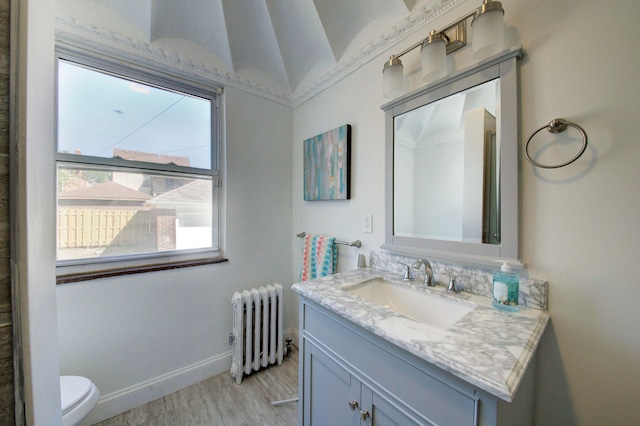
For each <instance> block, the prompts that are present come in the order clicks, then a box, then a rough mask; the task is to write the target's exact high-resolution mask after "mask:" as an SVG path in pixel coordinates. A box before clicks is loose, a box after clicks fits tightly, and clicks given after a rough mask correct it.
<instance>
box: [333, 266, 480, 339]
mask: <svg viewBox="0 0 640 426" xmlns="http://www.w3.org/2000/svg"><path fill="white" fill-rule="evenodd" d="M345 291H346V292H347V293H349V294H352V295H354V296H356V297H359V298H361V299H364V300H366V301H367V302H370V303H374V304H376V305H380V306H382V307H385V308H387V309H389V310H392V311H393V312H396V313H398V314H401V315H404V316H406V317H409V318H411V319H414V320H416V321H419V322H422V323H425V324H429V325H432V326H435V327H440V328H448V327H450V326H451V325H453V324H454V323H455V322H456V321H458V320H459V319H460V318H462V317H463V316H465V315H466V314H467V313H469V312H470V311H472V310H473V309H474V307H475V306H474V305H473V304H470V303H465V302H459V301H456V300H454V299H450V298H447V297H442V296H439V295H437V294H429V293H424V292H421V291H417V290H413V289H411V288H407V287H403V286H401V285H398V284H394V283H392V282H390V281H387V280H385V279H384V278H374V279H371V280H369V281H365V282H363V283H362V284H360V285H357V286H355V287H352V288H349V289H346V290H345Z"/></svg>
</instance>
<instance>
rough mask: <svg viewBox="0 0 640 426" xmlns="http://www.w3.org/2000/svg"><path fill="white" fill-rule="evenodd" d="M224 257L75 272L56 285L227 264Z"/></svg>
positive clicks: (59, 279) (61, 278)
mask: <svg viewBox="0 0 640 426" xmlns="http://www.w3.org/2000/svg"><path fill="white" fill-rule="evenodd" d="M227 261H228V259H226V258H224V257H215V258H206V259H193V260H183V261H175V262H166V263H156V264H149V265H140V266H129V267H118V268H111V269H103V270H99V271H90V272H75V273H69V274H64V275H58V276H57V277H56V284H69V283H76V282H81V281H89V280H97V279H100V278H111V277H119V276H122V275H132V274H142V273H146V272H157V271H166V270H170V269H180V268H190V267H193V266H202V265H212V264H215V263H223V262H227Z"/></svg>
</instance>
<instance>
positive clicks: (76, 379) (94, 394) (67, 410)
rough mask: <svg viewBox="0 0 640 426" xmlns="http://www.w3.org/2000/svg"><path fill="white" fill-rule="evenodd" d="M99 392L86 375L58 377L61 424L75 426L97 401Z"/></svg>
mask: <svg viewBox="0 0 640 426" xmlns="http://www.w3.org/2000/svg"><path fill="white" fill-rule="evenodd" d="M99 398H100V392H99V391H98V388H97V387H96V385H94V384H93V382H92V381H91V380H89V379H87V378H86V377H80V376H62V377H60V403H61V406H62V426H77V425H79V424H80V422H81V421H82V420H83V419H84V418H85V417H87V415H88V414H89V413H90V412H91V410H93V407H95V406H96V404H97V403H98V399H99Z"/></svg>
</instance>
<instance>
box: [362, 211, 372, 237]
mask: <svg viewBox="0 0 640 426" xmlns="http://www.w3.org/2000/svg"><path fill="white" fill-rule="evenodd" d="M362 232H367V233H371V232H373V215H372V214H365V215H364V220H363V221H362Z"/></svg>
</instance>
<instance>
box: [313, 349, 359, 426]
mask: <svg viewBox="0 0 640 426" xmlns="http://www.w3.org/2000/svg"><path fill="white" fill-rule="evenodd" d="M305 346H306V347H305V352H304V363H305V365H304V369H305V371H304V394H303V395H304V399H303V410H304V413H303V421H304V424H305V425H308V426H313V425H316V426H322V425H354V426H355V425H358V424H359V421H360V416H359V413H360V409H359V408H358V407H359V405H360V382H359V381H358V380H357V379H356V378H355V377H353V376H351V374H350V373H349V372H348V371H347V370H346V369H344V367H342V366H341V365H340V364H338V363H337V362H336V361H335V360H334V359H332V358H331V357H330V356H328V355H327V354H326V353H325V352H323V351H322V350H321V349H319V348H318V347H316V346H314V345H313V344H311V343H309V341H306V342H305ZM353 401H355V402H356V403H357V407H356V406H355V405H351V406H353V409H352V408H351V406H350V404H349V403H350V402H353Z"/></svg>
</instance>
